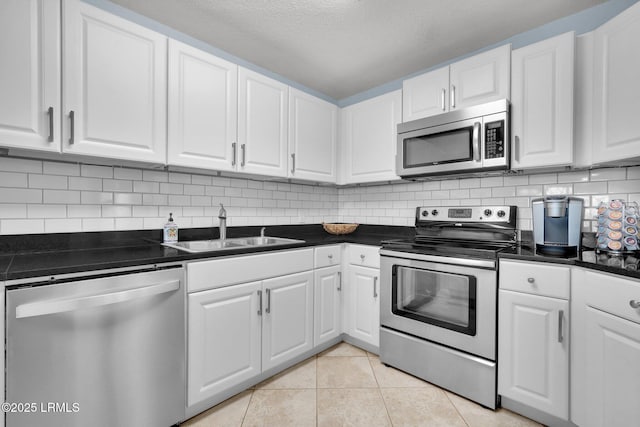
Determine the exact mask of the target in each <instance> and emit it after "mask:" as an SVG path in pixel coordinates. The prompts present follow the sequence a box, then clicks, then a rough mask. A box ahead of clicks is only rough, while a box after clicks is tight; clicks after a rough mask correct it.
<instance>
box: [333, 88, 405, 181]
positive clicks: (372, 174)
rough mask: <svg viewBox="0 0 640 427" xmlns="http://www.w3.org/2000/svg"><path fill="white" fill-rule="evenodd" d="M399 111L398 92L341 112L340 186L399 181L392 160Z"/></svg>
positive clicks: (393, 159) (399, 96)
mask: <svg viewBox="0 0 640 427" xmlns="http://www.w3.org/2000/svg"><path fill="white" fill-rule="evenodd" d="M401 110H402V92H401V91H400V90H397V91H394V92H390V93H387V94H384V95H381V96H378V97H375V98H372V99H369V100H366V101H363V102H360V103H358V104H354V105H350V106H348V107H345V108H343V109H342V111H341V122H340V127H341V141H340V142H341V148H342V153H343V155H342V156H340V158H341V161H342V162H343V164H342V165H341V167H342V171H343V172H344V173H343V174H342V175H343V177H342V178H341V179H340V181H339V184H353V183H362V182H374V181H387V180H395V179H398V176H397V175H396V167H395V166H396V163H395V156H396V140H397V125H398V123H400V120H401V116H402V112H401Z"/></svg>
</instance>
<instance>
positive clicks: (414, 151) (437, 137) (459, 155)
mask: <svg viewBox="0 0 640 427" xmlns="http://www.w3.org/2000/svg"><path fill="white" fill-rule="evenodd" d="M403 143H404V167H405V168H413V167H419V166H428V165H433V164H436V163H454V162H464V161H468V160H471V159H472V158H473V126H469V127H466V128H462V129H455V130H451V131H447V132H441V133H435V134H431V135H423V136H416V137H413V138H407V139H405V140H404V141H403Z"/></svg>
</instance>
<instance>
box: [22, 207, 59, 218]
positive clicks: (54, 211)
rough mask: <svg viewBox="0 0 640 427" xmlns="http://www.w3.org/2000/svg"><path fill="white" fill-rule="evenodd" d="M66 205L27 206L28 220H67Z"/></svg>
mask: <svg viewBox="0 0 640 427" xmlns="http://www.w3.org/2000/svg"><path fill="white" fill-rule="evenodd" d="M66 217H67V206H66V205H27V218H66Z"/></svg>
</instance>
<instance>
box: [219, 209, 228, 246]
mask: <svg viewBox="0 0 640 427" xmlns="http://www.w3.org/2000/svg"><path fill="white" fill-rule="evenodd" d="M218 219H219V220H220V240H224V239H226V238H227V211H226V210H225V209H224V206H223V205H222V203H220V212H219V213H218Z"/></svg>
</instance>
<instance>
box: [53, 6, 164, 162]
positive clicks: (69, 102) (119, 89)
mask: <svg viewBox="0 0 640 427" xmlns="http://www.w3.org/2000/svg"><path fill="white" fill-rule="evenodd" d="M64 6H65V7H64V16H63V19H64V22H63V24H64V25H63V29H64V31H63V43H64V45H63V52H64V55H63V61H64V62H63V67H64V73H63V77H64V81H63V88H64V97H63V99H64V108H63V115H64V120H63V123H64V125H63V135H64V136H63V151H66V152H68V153H74V154H82V155H89V156H96V157H108V158H114V159H123V160H134V161H142V162H149V163H163V164H164V163H165V162H166V144H167V118H166V111H167V95H166V94H167V38H166V37H165V36H163V35H161V34H158V33H156V32H154V31H151V30H149V29H147V28H144V27H142V26H140V25H137V24H134V23H132V22H130V21H127V20H125V19H123V18H120V17H117V16H115V15H112V14H110V13H108V12H105V11H103V10H100V9H98V8H95V7H93V6H91V5H88V4H86V3H84V2H81V1H79V0H68V1H65V3H64Z"/></svg>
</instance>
